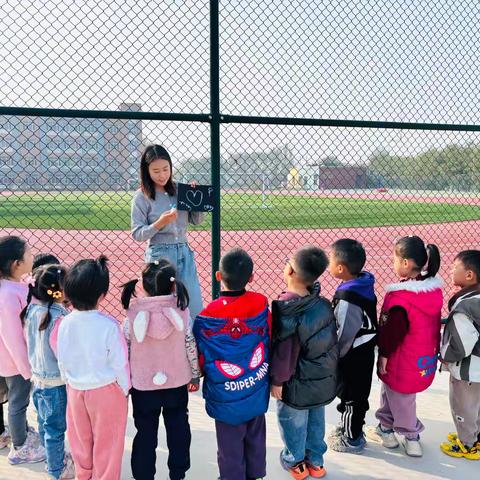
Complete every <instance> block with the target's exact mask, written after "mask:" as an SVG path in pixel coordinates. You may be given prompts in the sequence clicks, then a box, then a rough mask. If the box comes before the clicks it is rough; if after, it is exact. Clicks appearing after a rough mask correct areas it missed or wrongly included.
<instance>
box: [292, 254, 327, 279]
mask: <svg viewBox="0 0 480 480" xmlns="http://www.w3.org/2000/svg"><path fill="white" fill-rule="evenodd" d="M292 260H293V261H294V262H295V265H293V266H292V268H293V269H294V270H295V273H296V274H297V276H298V278H299V279H300V280H301V281H302V282H304V283H305V285H313V284H314V282H315V280H317V279H318V277H319V276H320V275H321V274H322V273H323V272H324V271H325V270H326V268H327V267H328V257H327V255H326V253H325V252H324V251H323V250H322V249H321V248H318V247H314V246H306V247H302V248H301V249H300V250H297V251H296V252H295V254H294V255H293V258H292Z"/></svg>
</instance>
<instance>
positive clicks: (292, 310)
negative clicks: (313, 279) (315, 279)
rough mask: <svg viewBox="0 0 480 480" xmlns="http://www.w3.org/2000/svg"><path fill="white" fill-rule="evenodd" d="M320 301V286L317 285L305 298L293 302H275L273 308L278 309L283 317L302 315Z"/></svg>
mask: <svg viewBox="0 0 480 480" xmlns="http://www.w3.org/2000/svg"><path fill="white" fill-rule="evenodd" d="M319 299H320V284H319V283H315V284H314V285H313V286H312V287H311V289H310V294H309V295H306V296H305V297H299V298H292V299H291V300H275V301H274V302H273V305H274V306H273V305H272V308H275V309H277V311H278V312H279V313H281V314H282V315H293V316H296V315H300V314H301V313H302V312H304V311H305V310H307V309H309V308H310V307H311V306H312V305H315V304H316V303H317V302H318V301H319Z"/></svg>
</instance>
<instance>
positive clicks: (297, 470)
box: [280, 458, 309, 480]
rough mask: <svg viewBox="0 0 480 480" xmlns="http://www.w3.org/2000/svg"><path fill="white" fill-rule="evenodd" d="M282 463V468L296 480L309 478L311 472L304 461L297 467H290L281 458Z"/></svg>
mask: <svg viewBox="0 0 480 480" xmlns="http://www.w3.org/2000/svg"><path fill="white" fill-rule="evenodd" d="M280 462H281V464H282V467H283V468H284V469H285V470H286V471H287V472H288V473H289V474H290V475H291V476H292V478H294V479H295V480H304V479H305V478H307V477H308V475H309V471H308V468H307V465H305V462H304V461H303V460H302V461H301V462H298V463H297V464H296V465H294V466H293V467H289V466H288V465H286V464H285V463H284V462H283V459H282V458H280Z"/></svg>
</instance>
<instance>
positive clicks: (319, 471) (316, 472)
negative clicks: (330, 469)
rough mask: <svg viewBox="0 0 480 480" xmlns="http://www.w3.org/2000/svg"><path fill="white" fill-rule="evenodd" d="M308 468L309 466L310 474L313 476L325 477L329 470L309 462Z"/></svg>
mask: <svg viewBox="0 0 480 480" xmlns="http://www.w3.org/2000/svg"><path fill="white" fill-rule="evenodd" d="M307 468H308V474H309V475H310V476H311V477H312V478H323V477H324V476H325V475H326V474H327V471H326V470H325V468H323V467H317V466H315V465H309V464H307Z"/></svg>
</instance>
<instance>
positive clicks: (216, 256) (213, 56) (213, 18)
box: [210, 0, 221, 298]
mask: <svg viewBox="0 0 480 480" xmlns="http://www.w3.org/2000/svg"><path fill="white" fill-rule="evenodd" d="M219 35H220V32H219V1H218V0H210V121H211V122H210V149H211V162H212V186H213V191H214V196H215V202H216V205H217V208H216V210H214V211H213V214H212V215H213V217H212V296H213V298H217V297H218V295H219V293H220V285H219V283H218V282H217V280H216V278H215V272H216V271H217V270H218V265H219V262H220V249H221V245H220V231H221V218H220V38H219Z"/></svg>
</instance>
